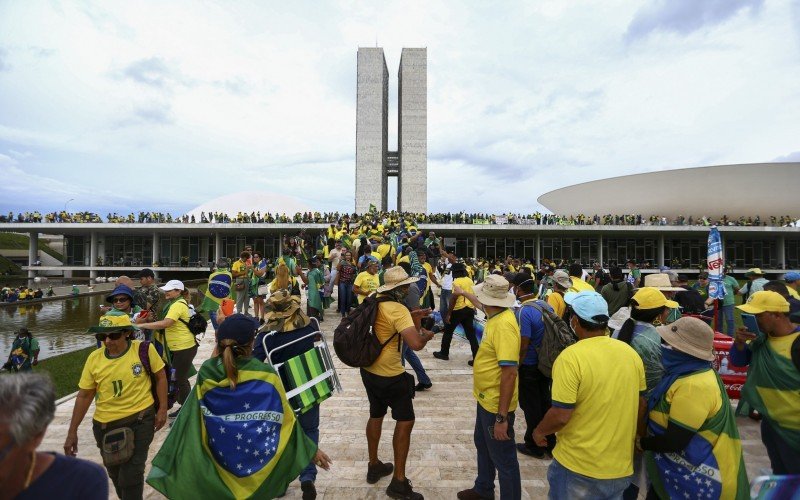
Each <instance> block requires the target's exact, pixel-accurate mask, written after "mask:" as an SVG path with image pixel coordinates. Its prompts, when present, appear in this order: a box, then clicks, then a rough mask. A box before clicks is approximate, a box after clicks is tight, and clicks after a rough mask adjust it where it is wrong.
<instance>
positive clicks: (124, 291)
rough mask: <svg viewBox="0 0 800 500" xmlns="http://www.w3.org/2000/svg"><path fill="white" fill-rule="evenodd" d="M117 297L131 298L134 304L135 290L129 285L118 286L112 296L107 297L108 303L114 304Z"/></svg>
mask: <svg viewBox="0 0 800 500" xmlns="http://www.w3.org/2000/svg"><path fill="white" fill-rule="evenodd" d="M117 295H127V296H128V297H130V298H131V302H133V290H131V288H130V287H129V286H127V285H117V286H116V288H114V290H113V291H112V292H111V295H109V296H108V297H106V302H108V303H113V302H114V297H116V296H117Z"/></svg>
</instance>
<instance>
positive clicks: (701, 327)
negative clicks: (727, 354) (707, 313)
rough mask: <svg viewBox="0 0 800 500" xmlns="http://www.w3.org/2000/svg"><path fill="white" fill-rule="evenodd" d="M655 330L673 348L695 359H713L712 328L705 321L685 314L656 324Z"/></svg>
mask: <svg viewBox="0 0 800 500" xmlns="http://www.w3.org/2000/svg"><path fill="white" fill-rule="evenodd" d="M656 331H658V334H659V335H661V338H662V339H664V340H665V341H666V342H667V343H668V344H669V345H671V346H672V347H674V348H675V350H677V351H680V352H682V353H685V354H688V355H690V356H694V357H695V358H697V359H702V360H705V361H713V360H714V357H715V356H714V330H712V329H711V327H710V326H708V324H706V322H705V321H703V320H701V319H697V318H692V317H689V316H686V317H683V318H680V319H678V320H676V321H675V322H674V323H670V324H669V325H663V326H658V327H656Z"/></svg>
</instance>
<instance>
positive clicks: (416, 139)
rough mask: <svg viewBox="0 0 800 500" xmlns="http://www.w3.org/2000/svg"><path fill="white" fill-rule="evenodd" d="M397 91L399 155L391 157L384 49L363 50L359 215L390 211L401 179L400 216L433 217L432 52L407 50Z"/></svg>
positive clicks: (358, 126) (358, 113) (358, 106)
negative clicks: (392, 180)
mask: <svg viewBox="0 0 800 500" xmlns="http://www.w3.org/2000/svg"><path fill="white" fill-rule="evenodd" d="M397 79H398V89H397V117H398V120H397V121H398V126H397V151H389V70H388V69H387V68H386V58H385V57H384V56H383V49H381V48H360V49H358V98H357V102H356V213H360V214H361V213H365V212H367V211H369V208H370V205H374V206H375V207H376V208H378V209H379V210H387V209H388V200H387V198H388V184H389V177H390V176H391V177H397V178H398V179H397V210H400V211H404V212H413V213H426V212H427V211H428V49H403V52H402V54H401V56H400V69H399V71H398V78H397Z"/></svg>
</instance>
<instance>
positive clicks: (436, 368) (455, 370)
mask: <svg viewBox="0 0 800 500" xmlns="http://www.w3.org/2000/svg"><path fill="white" fill-rule="evenodd" d="M327 317H328V320H327V321H325V322H323V323H322V329H323V331H324V332H325V333H326V334H327V338H328V341H329V342H331V338H332V334H333V329H334V328H335V326H336V325H337V324H338V320H337V315H336V314H335V313H334V312H333V311H332V310H329V311H328V312H327ZM438 348H439V336H438V335H437V337H436V338H434V340H432V341H431V342H430V343H429V344H428V346H427V347H426V348H425V349H424V350H423V351H420V352H419V356H420V359H421V360H422V362H423V364H424V365H425V367H426V369H427V371H428V374H429V376H430V377H431V379H432V381H433V387H432V388H431V389H430V390H428V391H425V392H422V393H418V394H417V396H416V398H415V399H414V409H415V412H416V416H417V420H416V424H415V427H414V431H413V434H412V442H411V452H410V454H409V457H408V466H407V475H408V477H409V479H410V480H411V482H412V483H413V485H414V489H415V490H416V491H419V492H420V493H422V494H423V495H425V498H429V499H431V498H433V499H438V498H442V499H445V498H446V499H453V498H455V496H456V493H457V492H458V491H460V490H462V489H465V488H469V487H471V486H472V484H473V481H474V479H475V474H476V465H475V447H474V445H473V443H472V430H473V427H474V417H475V400H474V399H473V397H472V369H471V367H469V366H468V365H467V360H468V359H469V357H470V351H469V345H468V344H467V342H465V341H455V342H454V343H453V346H452V348H451V352H450V361H440V360H437V359H435V358H434V357H433V355H432V353H433V351H436V350H438ZM212 349H213V330H211V328H210V326H209V330H208V334H206V336H205V338H204V339H203V340H202V341H201V345H200V349H199V351H198V354H197V357H196V358H195V365H196V366H198V367H199V366H200V365H201V364H202V362H203V361H205V360H206V359H208V357H209V355H210V353H211V351H212ZM336 366H337V370H338V373H339V377H340V378H341V382H342V388H343V392H342V393H340V394H336V395H334V396H333V397H332V398H330V399H328V400H327V401H326V402H324V403H323V405H322V413H321V418H320V447H321V448H322V449H323V450H324V451H325V452H326V453H327V454H328V455H329V456H330V457H331V459H332V460H333V462H334V463H333V466H332V468H331V470H330V471H328V472H326V471H322V470H321V471H320V472H319V475H318V477H317V482H316V486H317V492H318V495H319V496H318V498H324V499H347V500H351V499H367V498H388V497H386V494H385V489H386V487H387V486H388V484H389V480H390V478H388V477H387V478H384V479H382V480H381V481H380V482H378V483H377V484H375V485H369V484H367V482H366V480H365V478H366V470H367V445H366V437H365V435H364V427H365V425H366V422H367V419H368V414H369V404H368V402H367V398H366V394H365V393H364V388H363V386H362V384H361V377H360V376H359V373H358V370H357V369H355V368H350V367H347V366H345V365H343V364H341V363H339V362H338V360H336ZM409 370H410V369H409ZM73 404H74V399H70V400H68V401H65V402H63V403H62V404H61V405H59V406H58V408H57V410H56V418H55V421H54V422H53V423H52V424H51V425H50V427H49V428H48V431H47V434H46V435H45V438H44V442H43V443H42V445H41V447H40V450H43V451H47V450H52V451H58V452H61V453H63V443H64V438H65V436H66V432H67V429H68V426H69V419H70V416H71V415H72V408H73ZM93 411H94V409H93V408H91V409H90V410H89V413H88V415H87V417H86V418H85V419H84V422H83V423H82V425H81V426H80V429H79V432H78V438H79V451H78V456H79V457H81V458H85V459H89V460H92V461H95V462H97V463H102V462H101V459H100V455H99V452H98V450H97V447H96V446H95V443H94V438H93V436H92V430H91V415H92V413H93ZM521 417H522V415H521V414H520V418H518V419H517V425H516V427H515V430H516V434H517V441H519V440H520V438H521V436H522V433H523V432H524V419H523V418H521ZM738 424H739V431H740V433H741V434H742V441H743V444H744V450H745V462H746V465H747V472H748V476H749V477H750V479H752V478H753V477H755V476H757V475H759V474H760V470H761V469H763V468H768V467H769V460H768V458H767V456H766V450H765V449H764V446H763V445H762V444H761V438H760V431H759V427H758V424H757V423H756V422H753V421H752V420H750V419H748V418H739V419H738ZM393 429H394V421H393V420H391V418H389V416H387V418H386V419H385V420H384V427H383V436H382V438H381V445H380V448H379V457H380V458H381V459H382V460H383V461H393V460H392V446H391V434H392V431H393ZM167 432H168V431H166V430H161V431H159V432H158V433H156V437H155V439H154V441H153V444H152V445H151V447H150V458H151V459H152V457H153V456H154V455H155V453H156V451H157V450H158V449H159V448H160V447H161V444H162V443H163V441H164V439H165V438H166V435H167ZM519 459H520V467H521V472H522V489H523V498H546V497H547V491H548V487H547V466H548V465H549V464H550V461H545V460H537V459H534V458H530V457H526V456H520V457H519ZM148 471H149V464H148ZM110 490H111V492H112V497H113V491H114V489H113V486H110ZM496 495H497V497H498V498H499V487H498V489H497V490H496ZM145 497H146V498H163V497H162V495H161V494H160V493H158V492H156V491H155V490H153V489H152V488H150V487H149V486H145ZM301 497H302V494H301V492H300V486H299V482H298V481H294V482H293V483H292V485H291V486H290V487H289V491H288V492H287V495H286V498H301Z"/></svg>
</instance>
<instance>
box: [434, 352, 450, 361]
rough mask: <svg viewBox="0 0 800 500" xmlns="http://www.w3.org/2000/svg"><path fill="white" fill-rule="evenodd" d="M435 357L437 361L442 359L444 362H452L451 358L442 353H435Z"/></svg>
mask: <svg viewBox="0 0 800 500" xmlns="http://www.w3.org/2000/svg"><path fill="white" fill-rule="evenodd" d="M433 357H434V358H436V359H441V360H443V361H449V360H450V356H448V355H447V354H442V352H441V351H436V352H434V353H433Z"/></svg>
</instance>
